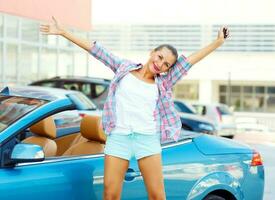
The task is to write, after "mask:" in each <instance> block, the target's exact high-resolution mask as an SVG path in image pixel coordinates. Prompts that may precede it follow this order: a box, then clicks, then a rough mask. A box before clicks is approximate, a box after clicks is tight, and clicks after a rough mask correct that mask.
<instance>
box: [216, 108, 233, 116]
mask: <svg viewBox="0 0 275 200" xmlns="http://www.w3.org/2000/svg"><path fill="white" fill-rule="evenodd" d="M217 109H218V110H219V112H220V113H221V114H222V115H232V112H231V111H230V110H229V108H228V107H227V106H217Z"/></svg>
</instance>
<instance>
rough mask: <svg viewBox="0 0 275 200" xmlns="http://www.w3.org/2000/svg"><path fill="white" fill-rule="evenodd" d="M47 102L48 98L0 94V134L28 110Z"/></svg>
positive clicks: (31, 110)
mask: <svg viewBox="0 0 275 200" xmlns="http://www.w3.org/2000/svg"><path fill="white" fill-rule="evenodd" d="M49 102H50V101H48V100H44V99H38V98H31V97H23V96H14V95H2V94H0V134H1V133H2V132H3V131H4V130H6V129H7V128H8V127H9V126H11V125H12V124H14V123H15V122H17V121H18V120H20V119H21V118H23V117H24V116H26V115H27V114H29V113H30V112H33V111H34V110H36V109H38V108H39V107H41V106H43V105H45V104H47V103H49ZM5 104H8V105H5ZM9 104H10V105H9ZM1 106H3V110H1V109H2V108H1ZM24 106H25V108H24ZM4 108H5V110H4ZM17 112H18V113H17ZM19 112H21V113H19ZM3 114H5V115H3ZM13 115H14V116H13ZM5 121H6V122H5Z"/></svg>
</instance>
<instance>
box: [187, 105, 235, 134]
mask: <svg viewBox="0 0 275 200" xmlns="http://www.w3.org/2000/svg"><path fill="white" fill-rule="evenodd" d="M192 106H193V107H194V108H195V109H196V111H197V113H198V114H200V115H202V116H204V117H206V118H208V119H209V120H211V121H212V122H213V123H214V124H215V126H216V127H217V130H218V132H217V133H218V135H219V136H223V137H228V138H233V137H234V135H235V133H236V123H235V116H234V113H233V112H232V111H231V110H230V109H229V107H228V106H227V105H226V104H221V103H216V104H215V103H213V104H203V103H192Z"/></svg>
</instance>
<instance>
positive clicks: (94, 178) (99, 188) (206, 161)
mask: <svg viewBox="0 0 275 200" xmlns="http://www.w3.org/2000/svg"><path fill="white" fill-rule="evenodd" d="M69 105H71V103H70V100H68V99H65V98H64V99H58V100H54V101H52V102H50V103H49V104H47V105H45V106H43V107H41V108H39V109H37V110H36V111H34V112H32V113H29V114H28V115H26V116H25V117H23V118H22V119H21V120H19V121H18V122H17V123H15V124H14V125H12V126H10V127H9V128H7V129H6V130H5V131H3V133H1V135H0V142H1V143H2V141H4V140H5V139H6V138H7V137H12V136H13V135H14V134H15V132H17V130H20V129H22V128H23V127H24V126H26V124H30V123H31V122H32V120H35V119H38V118H41V117H43V116H46V115H48V114H49V113H52V112H53V111H55V110H57V109H61V108H64V107H66V106H69ZM251 158H252V150H251V149H249V148H248V147H247V146H243V145H240V144H235V143H231V142H228V141H227V140H223V139H221V138H216V137H212V136H207V135H200V136H197V137H194V138H193V139H188V138H187V139H184V140H182V141H179V142H178V143H176V144H175V143H174V144H167V145H164V146H163V151H162V163H163V176H164V183H165V191H166V196H167V199H169V200H170V199H171V200H179V199H181V200H182V199H188V200H189V199H190V200H191V199H192V200H193V199H194V200H197V199H202V198H203V197H205V196H206V195H207V194H209V193H210V192H212V191H214V190H226V191H228V192H230V193H231V194H232V195H234V196H235V198H236V199H238V200H239V199H249V200H259V199H262V197H263V188H264V168H263V166H256V167H251V166H250V162H251ZM129 169H131V170H130V171H129V173H127V174H126V176H127V179H128V181H127V180H125V181H124V186H123V191H122V199H129V200H131V199H132V200H134V199H135V200H137V199H140V200H143V199H147V191H146V188H145V186H144V181H143V178H142V177H141V173H140V171H139V168H138V163H137V161H136V160H132V161H131V163H130V166H129ZM103 170H104V157H103V155H102V154H101V155H87V156H75V157H54V158H46V160H45V161H42V162H37V163H25V164H19V165H18V166H15V167H12V168H0V199H9V200H13V199H28V200H32V199H41V200H48V199H52V200H55V199H84V200H86V199H102V193H103V175H104V171H103ZM255 186H257V191H255V190H254V191H253V189H252V188H253V187H255ZM256 193H257V194H256Z"/></svg>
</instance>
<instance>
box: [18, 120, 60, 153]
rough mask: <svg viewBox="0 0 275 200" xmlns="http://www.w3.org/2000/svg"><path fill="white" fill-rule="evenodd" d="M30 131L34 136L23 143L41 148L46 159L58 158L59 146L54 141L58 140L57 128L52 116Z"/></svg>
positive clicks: (35, 125)
mask: <svg viewBox="0 0 275 200" xmlns="http://www.w3.org/2000/svg"><path fill="white" fill-rule="evenodd" d="M30 131H31V132H32V133H33V134H34V136H31V137H28V138H26V139H25V140H23V141H22V142H23V143H30V144H37V145H39V146H41V147H42V148H43V150H44V153H45V156H46V157H49V156H56V152H57V145H56V142H55V141H54V139H55V138H56V126H55V123H54V120H53V118H52V117H51V116H50V117H48V118H45V119H43V120H41V121H39V122H38V123H36V124H34V125H33V126H31V127H30Z"/></svg>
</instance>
